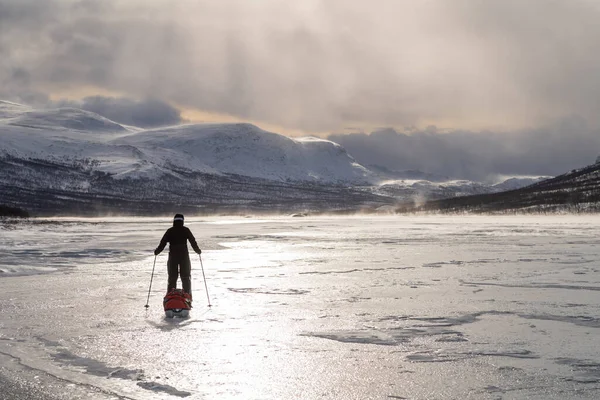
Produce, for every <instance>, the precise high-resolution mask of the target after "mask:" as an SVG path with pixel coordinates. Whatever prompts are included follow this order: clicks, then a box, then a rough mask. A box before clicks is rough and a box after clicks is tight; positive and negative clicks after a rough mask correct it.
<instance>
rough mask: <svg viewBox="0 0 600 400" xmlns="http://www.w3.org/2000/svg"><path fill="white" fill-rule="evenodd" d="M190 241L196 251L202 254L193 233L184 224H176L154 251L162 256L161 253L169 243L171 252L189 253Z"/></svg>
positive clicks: (168, 230)
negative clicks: (188, 243) (188, 244)
mask: <svg viewBox="0 0 600 400" xmlns="http://www.w3.org/2000/svg"><path fill="white" fill-rule="evenodd" d="M188 240H189V241H190V244H191V245H192V248H193V249H194V251H195V252H196V253H198V254H200V253H201V250H200V247H198V243H196V238H194V235H193V234H192V231H190V230H189V229H188V228H187V227H186V226H183V224H176V225H175V226H173V227H171V228H169V229H167V231H166V232H165V234H164V236H163V238H162V239H161V241H160V244H159V245H158V247H157V248H156V250H154V254H156V255H158V254H160V252H161V251H163V250H164V248H165V246H166V245H167V243H169V252H177V253H187V252H188V248H187V241H188Z"/></svg>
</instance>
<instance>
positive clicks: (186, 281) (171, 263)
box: [167, 251, 192, 294]
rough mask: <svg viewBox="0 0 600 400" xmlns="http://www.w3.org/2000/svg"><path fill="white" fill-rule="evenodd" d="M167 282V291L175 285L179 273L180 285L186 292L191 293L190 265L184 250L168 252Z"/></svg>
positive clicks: (188, 257) (188, 256)
mask: <svg viewBox="0 0 600 400" xmlns="http://www.w3.org/2000/svg"><path fill="white" fill-rule="evenodd" d="M167 271H168V273H169V283H168V288H167V292H168V291H170V290H171V289H175V288H176V287H177V278H178V277H179V275H181V286H182V288H183V291H184V292H186V293H190V294H191V293H192V266H191V263H190V255H189V253H188V252H187V251H186V252H169V260H168V261H167Z"/></svg>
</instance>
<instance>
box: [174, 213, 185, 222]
mask: <svg viewBox="0 0 600 400" xmlns="http://www.w3.org/2000/svg"><path fill="white" fill-rule="evenodd" d="M175 221H181V222H183V214H175V216H174V217H173V222H175Z"/></svg>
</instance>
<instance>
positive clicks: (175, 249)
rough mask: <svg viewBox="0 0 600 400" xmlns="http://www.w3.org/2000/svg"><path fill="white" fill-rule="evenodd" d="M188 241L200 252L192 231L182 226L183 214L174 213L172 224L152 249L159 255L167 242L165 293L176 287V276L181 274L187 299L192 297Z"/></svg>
mask: <svg viewBox="0 0 600 400" xmlns="http://www.w3.org/2000/svg"><path fill="white" fill-rule="evenodd" d="M188 240H189V241H190V244H191V245H192V248H193V249H194V251H195V252H196V253H198V254H201V253H202V250H200V247H198V243H196V239H195V238H194V235H193V234H192V231H190V230H189V229H188V227H186V226H183V215H182V214H175V217H174V218H173V226H172V227H171V228H169V229H167V231H166V232H165V234H164V236H163V238H162V239H161V241H160V244H159V245H158V247H157V248H156V250H154V255H156V256H157V255H159V254H160V252H161V251H163V250H164V248H165V246H166V245H167V242H168V243H169V260H168V261H167V271H168V273H169V281H168V286H167V293H169V292H170V291H171V290H172V289H175V288H176V287H177V278H178V276H179V275H181V285H182V286H183V291H184V292H185V293H187V294H189V299H190V300H191V299H192V277H191V272H192V271H191V270H192V267H191V263H190V255H189V253H188V248H187V241H188Z"/></svg>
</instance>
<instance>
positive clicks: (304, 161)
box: [111, 124, 372, 183]
mask: <svg viewBox="0 0 600 400" xmlns="http://www.w3.org/2000/svg"><path fill="white" fill-rule="evenodd" d="M111 144H113V145H115V146H119V145H128V146H133V147H135V148H136V149H138V150H140V151H141V152H142V153H143V154H144V155H146V160H148V161H149V162H151V163H152V164H154V165H157V166H175V167H177V168H183V169H186V170H191V171H199V172H204V173H216V174H234V175H243V176H249V177H253V178H261V179H268V180H276V181H306V182H320V183H338V182H352V183H365V182H367V181H368V180H369V178H371V177H372V173H371V172H370V171H369V170H367V169H366V168H364V167H363V166H361V165H359V164H358V163H356V161H355V160H354V159H353V158H352V157H351V156H349V155H348V153H346V151H345V150H344V149H343V148H342V147H341V146H340V145H338V144H336V143H333V142H331V141H328V140H322V139H316V138H301V139H291V138H288V137H286V136H283V135H278V134H275V133H270V132H266V131H263V130H262V129H260V128H258V127H256V126H254V125H250V124H195V125H183V126H175V127H169V128H164V129H157V130H147V131H142V132H137V133H133V134H130V135H128V136H124V137H121V138H118V139H115V140H113V141H112V142H111Z"/></svg>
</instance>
